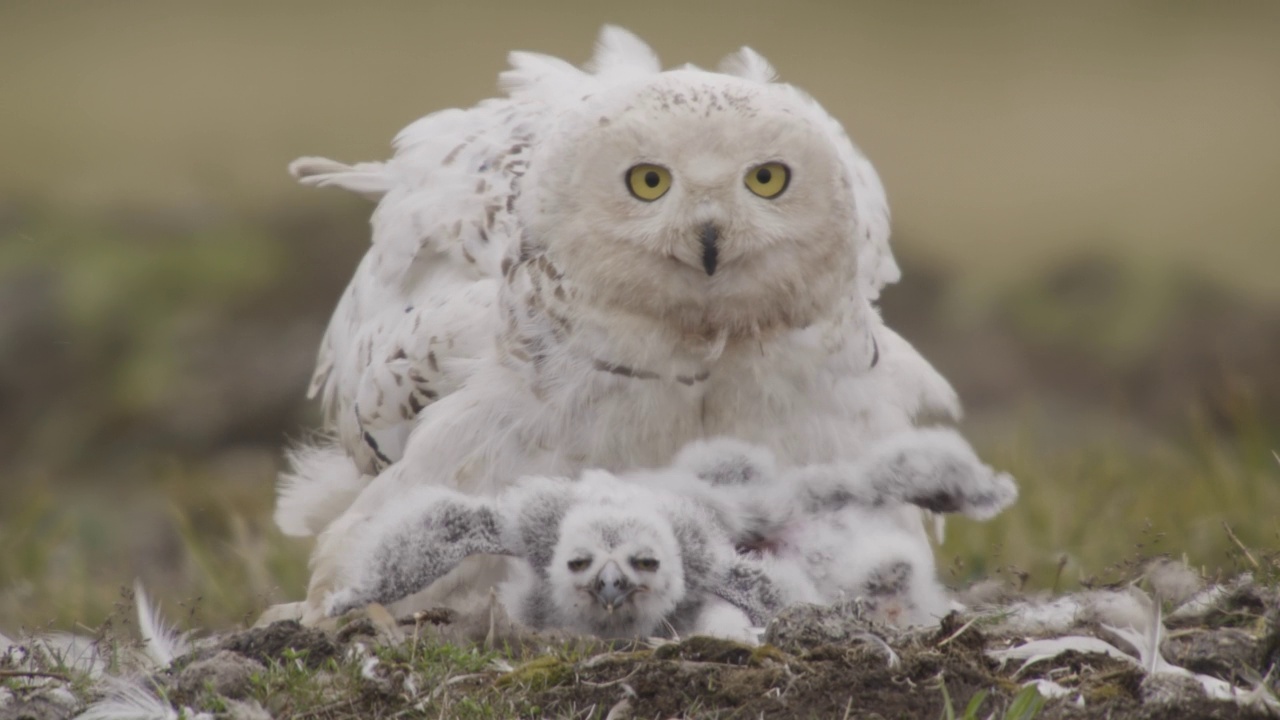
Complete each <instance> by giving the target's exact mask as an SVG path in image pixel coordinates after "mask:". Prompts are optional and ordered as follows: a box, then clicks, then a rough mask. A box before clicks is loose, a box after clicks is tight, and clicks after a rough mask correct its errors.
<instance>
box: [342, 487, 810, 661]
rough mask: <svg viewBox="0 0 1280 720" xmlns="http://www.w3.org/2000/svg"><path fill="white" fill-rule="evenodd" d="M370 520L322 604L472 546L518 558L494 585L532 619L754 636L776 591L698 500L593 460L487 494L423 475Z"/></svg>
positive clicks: (360, 596) (434, 570)
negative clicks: (433, 483) (424, 479)
mask: <svg viewBox="0 0 1280 720" xmlns="http://www.w3.org/2000/svg"><path fill="white" fill-rule="evenodd" d="M695 482H696V480H695ZM377 520H378V522H377V523H376V524H374V525H371V526H370V527H371V532H370V533H369V534H368V535H366V536H365V537H363V538H361V539H360V540H359V541H358V542H357V543H355V544H354V546H353V547H352V548H350V550H349V552H348V554H347V555H346V557H345V558H344V569H343V574H342V576H341V577H342V578H343V581H342V582H340V583H339V587H340V589H339V590H337V591H335V592H334V593H332V594H330V595H329V596H328V598H327V600H326V603H325V609H326V611H327V612H328V613H329V614H330V615H338V614H341V613H344V612H346V611H348V610H351V609H353V608H356V607H360V606H362V605H365V604H367V603H370V602H381V603H387V604H390V603H392V602H395V601H398V600H400V599H401V598H404V597H406V596H409V595H411V594H412V593H414V592H417V591H419V590H421V589H422V588H424V587H427V586H429V585H430V584H431V583H433V582H435V581H436V580H437V579H439V578H440V577H442V576H444V575H445V574H446V573H448V572H449V571H450V570H451V569H453V568H454V567H456V566H457V565H458V564H460V563H461V562H463V561H464V560H465V559H466V558H468V557H471V556H473V555H477V554H488V555H507V556H512V557H517V558H521V559H523V560H524V561H525V563H526V567H524V568H522V570H523V571H522V572H516V573H514V576H513V578H512V579H511V580H509V581H508V582H507V583H505V584H504V585H503V587H502V588H501V596H502V598H503V603H504V605H505V606H506V608H507V610H508V612H510V613H511V614H512V616H513V617H515V618H516V619H517V620H519V621H521V622H523V623H524V624H526V625H528V626H530V627H534V628H562V629H566V630H570V631H573V632H578V633H582V634H589V635H595V636H598V637H603V638H634V637H648V636H654V635H662V634H666V633H669V632H672V631H674V632H675V633H678V634H710V635H716V636H720V637H730V638H734V639H738V640H743V641H754V638H755V636H754V633H753V632H752V631H751V628H752V627H753V626H759V625H761V624H763V623H764V622H765V621H766V620H767V619H768V618H769V617H771V616H772V615H773V614H774V613H775V612H777V610H778V609H780V607H781V606H782V604H783V603H784V601H785V599H786V596H785V595H784V593H783V592H782V590H781V589H780V588H778V587H775V586H774V585H773V584H772V582H771V580H770V578H769V576H768V574H767V572H766V569H765V566H763V565H762V564H761V563H759V562H755V561H753V560H751V559H747V558H741V557H738V555H737V553H736V552H735V551H734V547H733V545H732V543H731V542H730V541H729V539H728V537H727V536H725V535H724V534H723V533H721V532H719V530H718V528H717V526H716V524H715V523H714V522H712V521H711V519H710V517H709V516H707V515H706V514H705V513H704V512H703V511H702V510H701V508H700V507H698V506H697V505H691V504H689V503H687V502H685V501H684V500H683V498H680V497H679V496H676V495H671V494H668V493H665V492H662V491H658V490H653V489H650V488H647V487H644V486H642V485H638V484H635V483H628V482H623V481H621V480H619V479H618V478H616V477H614V476H612V475H610V474H609V473H605V472H600V471H591V472H587V473H584V474H583V476H582V478H581V479H580V480H577V481H571V480H568V479H565V478H547V477H528V478H523V479H521V480H520V481H518V482H517V483H516V484H515V485H513V486H512V487H511V488H509V489H508V490H507V491H505V492H504V493H502V494H501V495H499V496H498V497H497V498H496V499H482V498H476V497H471V496H467V495H464V494H462V493H458V492H456V491H452V490H447V489H444V488H438V487H430V486H424V487H420V488H418V489H416V490H415V491H414V492H413V493H411V494H409V495H408V496H407V497H406V498H404V501H403V502H401V503H397V504H396V505H395V506H394V507H389V508H387V509H386V510H385V511H384V512H383V513H382V514H380V515H379V517H378V518H377Z"/></svg>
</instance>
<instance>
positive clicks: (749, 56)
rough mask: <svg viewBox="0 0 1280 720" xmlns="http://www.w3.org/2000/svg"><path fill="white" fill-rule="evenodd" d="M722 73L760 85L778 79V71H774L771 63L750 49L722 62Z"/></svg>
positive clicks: (743, 50) (745, 48)
mask: <svg viewBox="0 0 1280 720" xmlns="http://www.w3.org/2000/svg"><path fill="white" fill-rule="evenodd" d="M720 72H722V73H725V74H726V75H736V76H737V77H740V78H746V79H747V80H754V81H755V82H759V83H771V82H773V81H775V80H777V79H778V71H777V70H774V69H773V66H772V65H770V64H769V61H768V60H765V59H764V56H763V55H761V54H760V53H758V52H756V51H755V50H752V49H751V48H749V47H744V48H742V49H741V50H739V51H738V52H736V53H734V54H732V55H730V56H728V57H726V58H725V59H723V60H721V61H720Z"/></svg>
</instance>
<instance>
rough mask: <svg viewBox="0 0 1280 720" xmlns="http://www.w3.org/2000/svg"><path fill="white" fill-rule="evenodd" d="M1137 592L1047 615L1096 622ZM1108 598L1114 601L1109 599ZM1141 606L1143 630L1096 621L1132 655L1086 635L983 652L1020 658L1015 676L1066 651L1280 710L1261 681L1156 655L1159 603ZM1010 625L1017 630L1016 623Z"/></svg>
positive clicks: (1081, 601)
mask: <svg viewBox="0 0 1280 720" xmlns="http://www.w3.org/2000/svg"><path fill="white" fill-rule="evenodd" d="M1137 593H1139V591H1138V590H1136V589H1130V590H1129V591H1128V592H1116V591H1110V592H1107V591H1096V592H1091V593H1084V594H1082V597H1081V598H1074V597H1072V596H1067V597H1063V598H1058V599H1056V600H1055V601H1054V602H1053V603H1051V604H1052V605H1053V606H1054V608H1055V609H1054V611H1053V612H1052V613H1050V614H1051V615H1052V616H1053V617H1055V618H1058V617H1061V616H1062V615H1063V613H1062V609H1065V608H1069V607H1075V608H1077V609H1083V610H1085V611H1086V612H1088V611H1092V616H1093V618H1094V620H1095V622H1096V620H1097V618H1098V617H1100V616H1104V615H1106V614H1108V612H1109V611H1108V610H1107V609H1106V608H1107V607H1108V600H1114V599H1116V598H1120V597H1133V596H1134V595H1136V594H1137ZM1106 595H1111V596H1113V597H1112V598H1107V597H1106ZM1064 601H1073V602H1064ZM1141 606H1142V607H1143V608H1144V609H1145V618H1143V621H1142V622H1141V623H1140V624H1139V626H1140V627H1141V628H1142V629H1141V630H1139V629H1136V628H1135V627H1133V626H1126V627H1118V626H1115V625H1110V624H1108V623H1105V622H1101V623H1098V624H1100V625H1101V627H1102V628H1103V629H1105V630H1106V631H1107V632H1110V633H1112V634H1113V635H1115V636H1116V637H1118V638H1119V639H1121V640H1123V641H1124V642H1125V643H1126V644H1128V645H1129V646H1130V647H1132V649H1133V651H1134V652H1133V653H1128V652H1125V651H1123V650H1121V649H1120V648H1117V647H1116V646H1115V645H1114V644H1112V643H1110V642H1107V641H1106V640H1103V639H1101V638H1097V637H1092V636H1087V635H1065V636H1058V637H1048V638H1041V639H1036V640H1031V641H1028V642H1025V643H1022V644H1020V645H1017V646H1014V647H1010V648H1006V649H999V650H988V651H987V654H988V655H989V656H991V657H992V658H993V659H995V660H998V661H1000V662H1001V663H1004V662H1006V661H1008V660H1023V661H1024V662H1023V664H1022V666H1021V667H1020V668H1019V669H1018V672H1017V673H1015V675H1016V674H1020V673H1021V672H1022V671H1023V670H1025V669H1027V667H1029V666H1031V665H1033V664H1035V663H1038V662H1041V661H1044V660H1050V659H1053V658H1056V657H1057V656H1059V655H1061V654H1062V653H1065V652H1068V651H1075V652H1079V653H1098V654H1103V655H1107V656H1109V657H1113V658H1117V659H1120V660H1124V661H1125V662H1130V663H1133V664H1134V665H1136V666H1138V667H1139V668H1141V669H1142V671H1143V672H1144V673H1145V674H1146V675H1147V677H1148V678H1155V677H1158V676H1176V677H1184V678H1189V679H1190V680H1192V681H1194V682H1195V683H1197V684H1199V686H1200V688H1201V689H1202V690H1203V692H1204V694H1205V696H1207V697H1209V698H1211V699H1213V700H1223V701H1228V702H1233V703H1236V704H1238V705H1242V706H1247V707H1256V708H1259V709H1264V710H1266V711H1268V712H1273V713H1274V712H1280V700H1277V698H1276V697H1275V695H1274V694H1272V693H1271V691H1270V690H1269V689H1268V686H1267V682H1266V681H1265V679H1263V680H1261V681H1259V682H1257V683H1255V687H1253V688H1250V689H1244V688H1240V687H1237V686H1235V685H1233V684H1231V683H1229V682H1227V681H1225V680H1222V679H1219V678H1215V677H1212V676H1210V675H1205V674H1202V673H1197V672H1192V671H1191V670H1188V669H1187V668H1185V667H1182V666H1179V665H1174V664H1173V663H1171V662H1169V661H1168V660H1166V659H1165V657H1164V655H1163V654H1162V653H1161V651H1160V644H1161V642H1162V640H1163V638H1164V635H1165V627H1164V619H1163V616H1162V612H1163V611H1162V608H1161V605H1160V603H1158V602H1150V599H1147V602H1146V603H1144V604H1142V605H1141ZM1028 607H1029V606H1024V607H1022V608H1019V609H1018V610H1015V611H1014V612H1015V614H1017V613H1024V612H1026V611H1027V609H1028ZM1111 607H1112V608H1114V607H1125V608H1126V613H1124V614H1127V611H1128V610H1131V609H1132V607H1133V606H1128V605H1126V604H1124V603H1111ZM1099 608H1101V609H1099ZM1076 620H1078V617H1076ZM1014 626H1016V623H1015V624H1014ZM1033 626H1036V627H1038V628H1040V629H1044V630H1049V631H1053V630H1057V629H1060V627H1061V626H1060V624H1059V623H1058V622H1053V623H1043V622H1041V621H1040V618H1037V622H1035V623H1034V624H1033ZM1009 627H1010V625H1008V624H1006V625H1005V626H1004V628H1005V629H1008V628H1009Z"/></svg>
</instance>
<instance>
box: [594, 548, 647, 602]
mask: <svg viewBox="0 0 1280 720" xmlns="http://www.w3.org/2000/svg"><path fill="white" fill-rule="evenodd" d="M635 591H636V586H635V585H632V584H631V581H630V580H628V579H627V576H626V575H625V574H623V572H622V568H620V567H618V563H616V562H614V561H613V560H610V561H609V562H607V563H605V566H604V567H602V568H600V574H598V575H596V579H595V582H593V583H591V594H592V595H594V596H595V598H596V600H597V601H599V603H600V604H601V605H602V606H604V609H605V610H606V611H608V612H613V611H614V609H615V608H617V607H618V606H619V605H621V604H622V603H624V602H626V601H627V598H629V597H631V595H632V593H634V592H635Z"/></svg>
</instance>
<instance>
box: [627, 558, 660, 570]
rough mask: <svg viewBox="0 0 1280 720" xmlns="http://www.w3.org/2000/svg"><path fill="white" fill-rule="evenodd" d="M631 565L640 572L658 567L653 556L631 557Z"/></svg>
mask: <svg viewBox="0 0 1280 720" xmlns="http://www.w3.org/2000/svg"><path fill="white" fill-rule="evenodd" d="M631 567H633V568H635V569H637V570H640V571H641V572H653V571H655V570H657V569H658V561H657V559H655V558H631Z"/></svg>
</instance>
